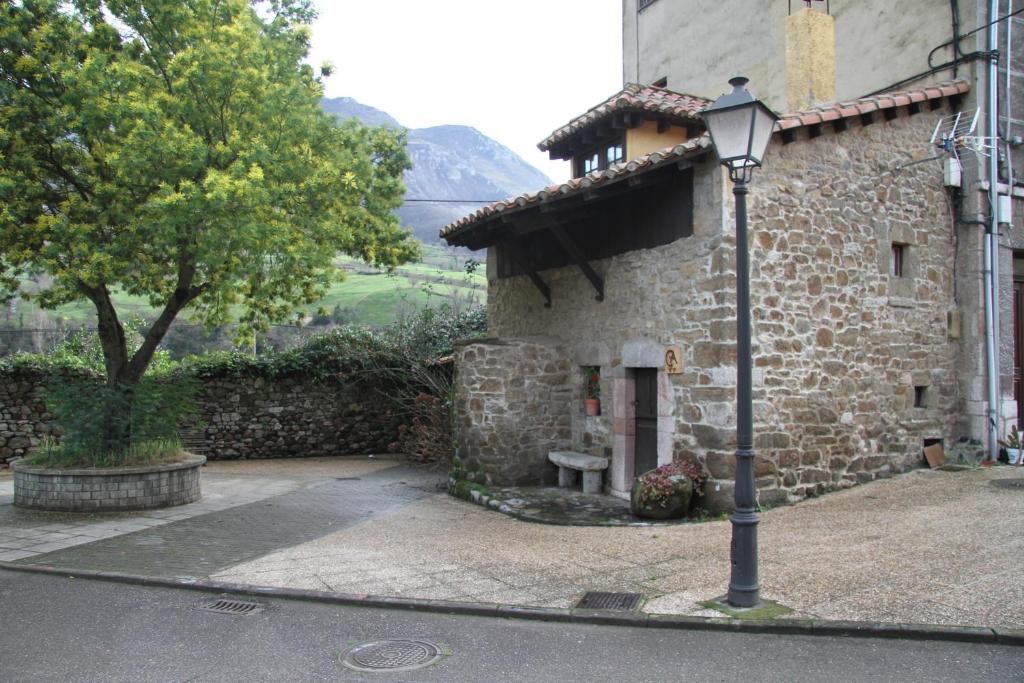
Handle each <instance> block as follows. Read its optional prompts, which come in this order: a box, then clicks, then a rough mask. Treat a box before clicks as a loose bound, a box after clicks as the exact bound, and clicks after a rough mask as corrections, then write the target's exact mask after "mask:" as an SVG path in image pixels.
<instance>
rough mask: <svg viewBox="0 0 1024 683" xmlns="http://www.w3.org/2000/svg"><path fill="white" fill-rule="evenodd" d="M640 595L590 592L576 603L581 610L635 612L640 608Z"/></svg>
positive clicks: (641, 596)
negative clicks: (634, 610)
mask: <svg viewBox="0 0 1024 683" xmlns="http://www.w3.org/2000/svg"><path fill="white" fill-rule="evenodd" d="M642 598H643V595H641V594H640V593H602V592H600V591H589V592H587V593H586V594H585V595H584V596H583V598H582V599H581V600H580V601H579V602H578V603H576V606H577V607H579V608H580V609H620V610H633V609H637V608H638V607H640V600H641V599H642Z"/></svg>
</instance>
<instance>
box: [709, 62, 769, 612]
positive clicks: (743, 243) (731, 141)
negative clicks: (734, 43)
mask: <svg viewBox="0 0 1024 683" xmlns="http://www.w3.org/2000/svg"><path fill="white" fill-rule="evenodd" d="M746 84H747V79H746V78H744V77H742V76H736V77H735V78H733V79H731V80H730V81H729V85H731V86H732V87H733V90H732V92H731V93H727V94H725V95H722V96H721V97H719V98H718V99H717V100H715V102H714V104H712V105H711V106H710V107H709V108H708V109H706V110H705V111H704V112H703V114H702V117H703V119H704V124H705V125H706V126H707V129H708V132H709V133H710V134H711V143H712V145H714V147H715V152H716V153H717V154H718V158H719V160H720V161H721V162H722V165H723V166H725V167H726V168H728V169H729V178H730V180H732V182H733V187H732V192H733V195H735V197H736V489H735V494H734V495H735V501H736V511H735V512H734V513H733V514H732V517H730V521H732V548H731V560H732V575H731V576H730V578H729V595H728V597H727V600H728V602H729V604H730V605H732V606H734V607H754V606H756V605H757V604H758V603H760V601H761V598H760V586H759V585H758V580H757V523H758V516H757V510H756V508H755V507H754V419H753V413H754V405H753V404H754V400H753V394H752V391H751V376H750V375H751V369H750V368H751V353H750V255H749V253H748V249H747V183H749V182H750V179H751V176H752V175H753V172H754V168H756V167H758V166H760V165H761V160H762V159H763V158H764V153H765V151H766V150H767V149H768V142H769V141H770V140H771V137H772V131H773V130H774V129H775V122H776V121H777V120H778V117H777V116H775V114H773V113H772V112H771V110H770V109H768V107H766V106H765V105H764V104H763V103H761V102H760V101H759V100H756V99H754V96H753V95H751V94H750V93H749V92H747V89H746V87H745V86H746Z"/></svg>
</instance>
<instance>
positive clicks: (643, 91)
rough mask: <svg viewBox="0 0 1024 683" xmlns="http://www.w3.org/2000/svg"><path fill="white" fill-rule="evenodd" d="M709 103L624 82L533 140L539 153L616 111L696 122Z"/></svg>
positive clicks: (652, 87)
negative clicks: (589, 106)
mask: <svg viewBox="0 0 1024 683" xmlns="http://www.w3.org/2000/svg"><path fill="white" fill-rule="evenodd" d="M710 105H711V100H706V99H704V98H703V97H697V96H695V95H687V94H685V93H678V92H673V91H672V90H667V89H665V88H658V87H655V86H653V85H638V84H636V83H627V84H626V87H625V88H623V89H622V90H621V91H620V92H617V93H615V94H614V95H612V96H611V97H609V98H608V99H607V100H605V101H604V102H602V103H601V104H599V105H597V106H596V107H593V108H591V109H590V110H588V111H587V112H586V113H584V114H582V115H580V116H577V117H576V118H574V119H573V120H572V121H570V122H569V123H567V124H565V125H564V126H562V127H561V128H559V129H557V130H556V131H554V132H553V133H551V135H549V136H548V137H547V138H545V139H544V140H542V141H541V142H539V143H537V147H539V148H540V150H541V151H542V152H546V151H548V149H550V148H551V147H552V146H553V145H555V144H557V143H559V142H561V141H562V140H564V139H566V138H568V137H570V136H572V135H573V134H575V133H577V132H579V131H580V130H583V129H584V128H587V127H589V126H592V125H593V124H595V123H597V122H598V121H601V120H603V119H606V118H608V117H610V116H611V115H612V114H614V113H616V112H625V111H635V112H648V113H652V114H660V115H662V116H668V117H672V118H677V119H684V120H692V121H699V120H700V116H699V113H700V112H701V111H702V110H703V109H706V108H707V107H708V106H710Z"/></svg>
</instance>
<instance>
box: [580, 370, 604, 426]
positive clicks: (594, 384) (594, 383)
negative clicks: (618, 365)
mask: <svg viewBox="0 0 1024 683" xmlns="http://www.w3.org/2000/svg"><path fill="white" fill-rule="evenodd" d="M584 373H585V374H584V382H585V387H584V398H583V407H584V409H585V410H586V412H587V415H590V416H594V415H600V414H601V372H600V370H598V368H596V367H589V368H585V370H584Z"/></svg>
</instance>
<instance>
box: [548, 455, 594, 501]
mask: <svg viewBox="0 0 1024 683" xmlns="http://www.w3.org/2000/svg"><path fill="white" fill-rule="evenodd" d="M548 460H550V461H551V462H553V463H554V464H556V465H558V488H562V489H566V488H569V487H571V486H575V484H576V473H577V472H582V473H583V493H601V472H603V471H604V470H606V469H608V458H601V457H598V456H596V455H587V454H586V453H574V452H573V451H551V452H550V453H548Z"/></svg>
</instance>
